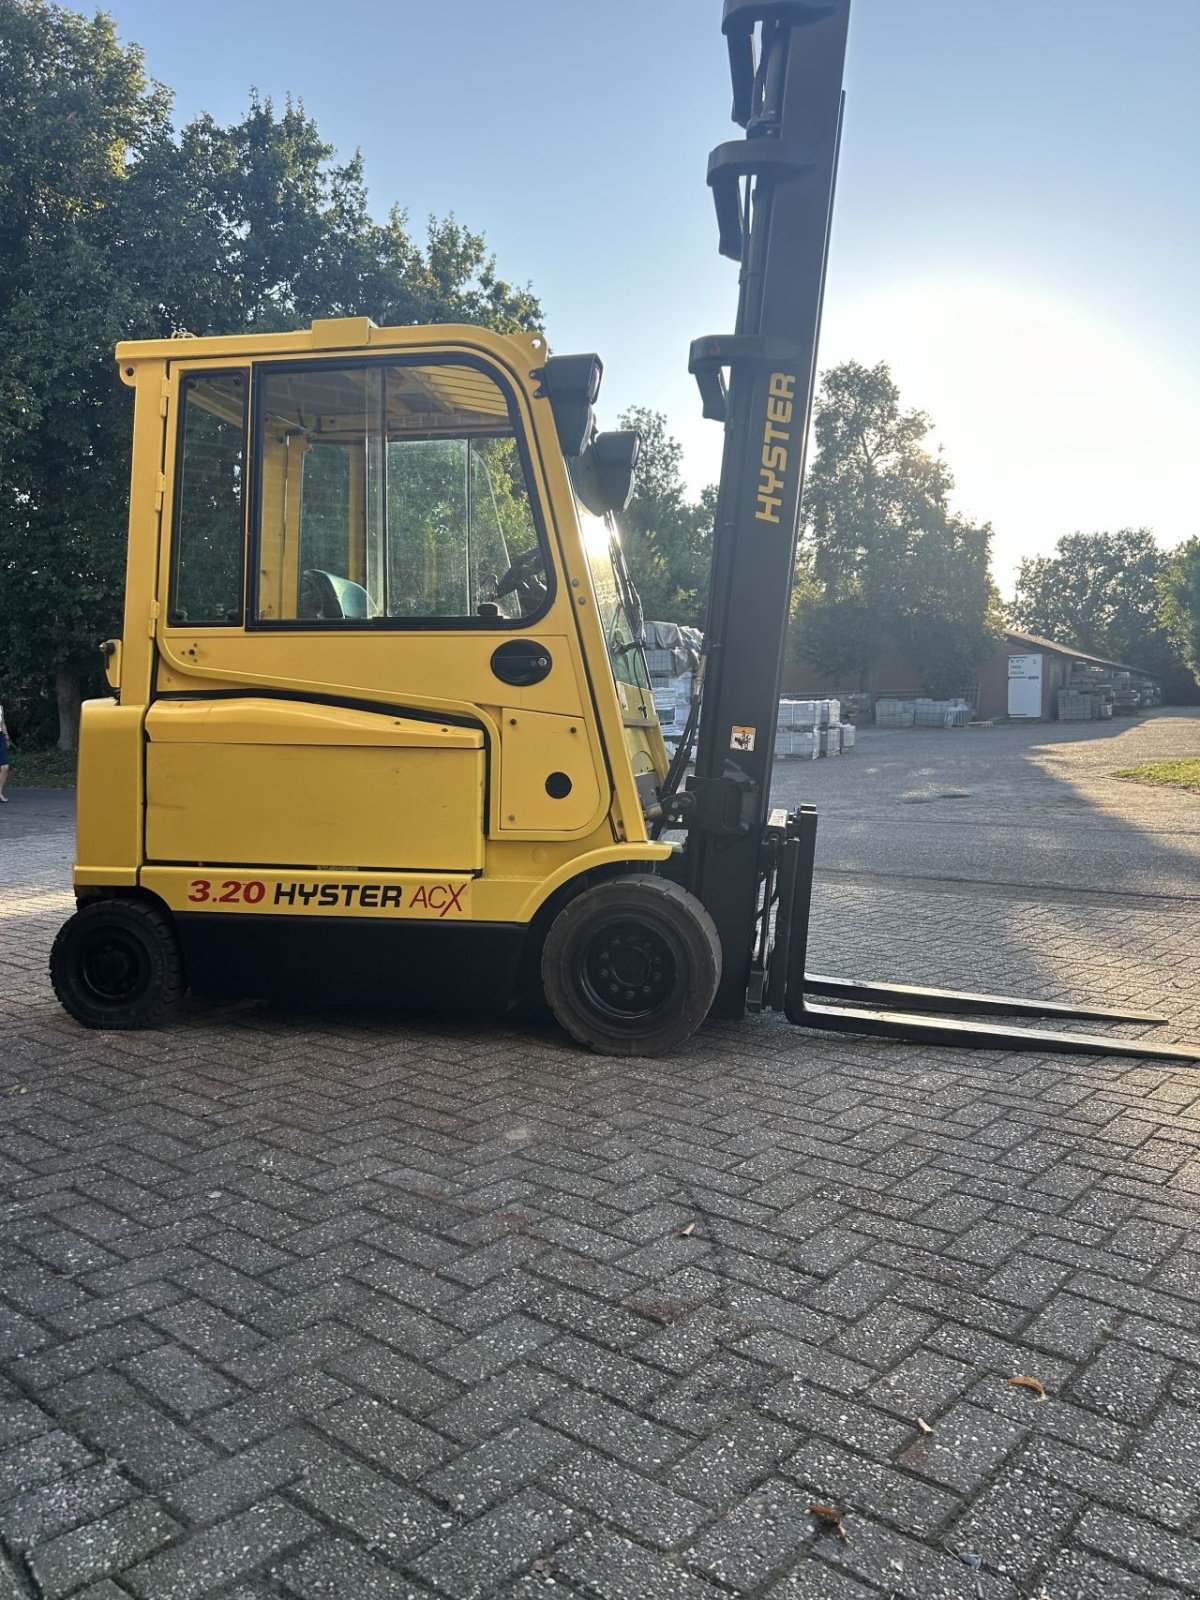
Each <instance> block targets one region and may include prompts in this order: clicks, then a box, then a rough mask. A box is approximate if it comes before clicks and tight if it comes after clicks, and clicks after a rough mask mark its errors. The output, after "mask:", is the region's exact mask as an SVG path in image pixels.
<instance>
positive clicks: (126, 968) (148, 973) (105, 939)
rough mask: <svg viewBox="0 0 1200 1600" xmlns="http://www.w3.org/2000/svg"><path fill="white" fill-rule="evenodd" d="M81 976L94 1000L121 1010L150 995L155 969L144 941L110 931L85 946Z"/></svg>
mask: <svg viewBox="0 0 1200 1600" xmlns="http://www.w3.org/2000/svg"><path fill="white" fill-rule="evenodd" d="M79 976H80V979H81V981H82V983H83V987H84V988H85V989H86V990H87V992H88V994H89V996H90V997H91V999H92V1000H94V1001H96V1002H97V1003H98V1004H100V1005H108V1006H119V1005H128V1003H129V1002H130V1001H131V1000H137V999H139V998H140V996H141V995H143V994H144V993H145V992H146V989H147V988H148V987H149V985H150V982H151V980H152V978H153V968H152V966H151V963H150V957H149V954H148V952H147V950H146V947H145V946H144V945H143V943H142V942H141V940H140V939H136V938H134V937H133V936H132V935H130V934H127V933H123V932H120V931H118V930H116V929H111V928H106V929H105V931H104V932H103V933H98V934H96V935H95V937H94V938H92V939H89V940H88V942H87V944H86V945H85V947H84V949H83V952H82V955H81V957H80V962H79Z"/></svg>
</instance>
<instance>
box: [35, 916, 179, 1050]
mask: <svg viewBox="0 0 1200 1600" xmlns="http://www.w3.org/2000/svg"><path fill="white" fill-rule="evenodd" d="M50 981H51V983H52V984H53V985H54V992H55V994H56V995H57V996H58V998H59V1001H60V1002H61V1003H62V1005H63V1007H64V1009H65V1010H66V1011H68V1012H69V1013H70V1014H71V1016H73V1017H74V1018H75V1020H76V1022H81V1023H82V1024H83V1026H84V1027H85V1028H146V1027H149V1026H150V1024H151V1023H152V1022H156V1021H157V1020H158V1018H159V1017H160V1016H161V1015H162V1014H163V1012H164V1011H165V1010H166V1009H167V1007H168V1006H169V1005H171V1004H172V1003H173V1002H174V1001H176V1000H178V999H179V998H180V996H181V995H182V994H183V992H184V989H185V988H186V983H185V981H184V976H183V961H182V959H181V957H180V954H179V944H178V941H177V940H176V938H175V930H174V929H173V928H172V926H171V921H170V918H169V917H168V916H167V915H166V914H165V913H164V912H162V911H160V910H159V909H158V908H157V907H156V906H153V905H150V904H148V903H147V902H146V901H144V900H91V901H89V902H88V903H87V904H85V905H83V906H81V907H80V908H79V910H78V911H77V912H76V913H75V915H74V916H73V917H71V918H70V919H69V921H67V922H65V923H64V924H63V926H62V927H61V928H60V929H59V933H58V937H57V938H56V939H55V941H54V947H53V949H52V950H51V951H50Z"/></svg>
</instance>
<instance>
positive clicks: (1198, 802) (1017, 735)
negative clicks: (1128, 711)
mask: <svg viewBox="0 0 1200 1600" xmlns="http://www.w3.org/2000/svg"><path fill="white" fill-rule="evenodd" d="M1191 756H1194V757H1197V758H1200V709H1194V708H1188V709H1182V710H1162V711H1159V712H1156V713H1155V714H1153V715H1152V716H1148V717H1145V718H1142V719H1139V720H1138V721H1137V722H1133V723H1130V722H1125V721H1114V722H1112V723H1102V724H1095V723H1082V724H1066V725H1062V726H1060V725H1058V724H1052V725H1032V726H1021V725H1012V726H1001V727H996V728H980V729H965V730H963V729H958V730H941V729H934V730H924V729H921V730H912V731H907V730H906V731H900V730H890V729H889V730H885V731H881V730H878V729H874V728H867V729H863V730H860V731H859V734H858V742H857V746H856V748H855V749H854V750H853V751H851V752H850V753H848V754H847V755H845V756H842V757H840V758H839V759H837V760H833V761H830V760H824V761H798V760H787V761H781V762H780V763H779V765H778V767H777V769H776V781H775V799H776V803H777V804H781V805H782V804H786V805H788V806H794V805H796V804H798V803H799V802H800V801H801V800H807V801H811V802H813V803H814V804H815V805H816V806H817V808H818V811H819V814H820V818H821V822H820V828H819V832H818V842H817V867H818V872H819V873H820V874H821V875H822V877H824V878H826V879H829V880H842V881H845V882H855V881H863V882H866V881H868V880H869V881H871V882H883V881H885V880H889V879H921V880H924V881H926V882H927V883H929V884H930V885H931V886H932V885H936V884H938V883H939V882H940V883H945V884H949V883H961V882H964V881H966V882H977V883H980V884H990V885H993V886H995V887H997V888H1000V889H1003V888H1005V887H1013V888H1022V889H1026V890H1028V889H1036V890H1039V891H1050V894H1049V896H1048V897H1050V898H1053V899H1055V900H1059V899H1062V898H1064V897H1066V898H1070V897H1074V896H1078V897H1080V898H1082V899H1085V900H1087V901H1095V900H1098V901H1101V902H1107V901H1112V902H1113V903H1114V904H1120V903H1121V902H1122V901H1128V902H1131V903H1134V904H1140V903H1146V902H1153V901H1154V900H1156V899H1163V898H1167V899H1171V900H1197V899H1200V797H1197V796H1196V795H1194V794H1189V793H1187V792H1186V791H1181V790H1177V789H1168V788H1158V787H1149V786H1146V785H1144V784H1137V783H1130V782H1129V781H1128V780H1125V779H1120V778H1117V777H1115V776H1114V773H1115V772H1116V771H1117V770H1118V769H1119V768H1122V767H1129V766H1136V765H1139V764H1140V763H1142V762H1146V761H1156V760H1179V759H1183V758H1186V757H1191ZM1056 891H1057V892H1056Z"/></svg>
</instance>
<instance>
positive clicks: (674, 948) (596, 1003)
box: [578, 917, 684, 1030]
mask: <svg viewBox="0 0 1200 1600" xmlns="http://www.w3.org/2000/svg"><path fill="white" fill-rule="evenodd" d="M683 967H684V961H683V959H682V952H681V949H680V946H679V944H678V941H677V940H676V939H675V938H674V937H673V936H672V935H671V933H670V931H669V930H668V929H666V928H663V927H660V926H658V925H656V924H654V923H650V922H646V921H643V920H642V919H640V918H633V917H620V918H613V919H612V920H611V921H608V922H606V923H604V924H603V925H602V926H600V927H599V928H596V929H594V930H593V931H592V933H591V934H590V936H589V938H588V940H587V942H586V944H585V946H584V949H583V952H582V960H581V961H580V963H579V968H578V985H579V989H580V991H581V994H582V996H583V998H584V999H586V1001H587V1003H588V1005H589V1006H590V1007H591V1009H592V1010H593V1011H594V1012H595V1013H596V1014H598V1015H599V1016H602V1017H603V1018H604V1019H605V1021H606V1022H608V1023H609V1024H610V1025H612V1026H614V1027H617V1028H621V1029H628V1030H634V1029H637V1028H638V1027H639V1026H640V1025H644V1023H645V1022H646V1019H647V1018H649V1017H654V1016H657V1015H659V1014H661V1012H662V1011H663V1009H664V1007H665V1006H667V1005H668V1004H669V1002H670V1001H671V999H672V998H673V997H674V996H675V995H677V994H678V993H679V992H680V990H681V988H682V982H681V975H682V971H683Z"/></svg>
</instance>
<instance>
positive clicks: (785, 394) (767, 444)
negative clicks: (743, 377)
mask: <svg viewBox="0 0 1200 1600" xmlns="http://www.w3.org/2000/svg"><path fill="white" fill-rule="evenodd" d="M795 390H796V380H795V378H794V377H792V376H791V375H790V374H789V373H786V372H773V373H772V374H771V391H770V395H769V396H768V399H767V424H766V427H765V428H764V429H763V447H762V467H761V470H760V471H759V474H758V510H757V511H756V512H755V513H754V518H755V521H756V522H776V523H777V522H778V521H779V513H780V510H781V509H782V507H783V487H784V474H785V473H786V472H787V469H788V452H789V450H790V449H791V447H792V429H791V422H792V416H793V413H794V412H795V409H796V407H795V402H794V399H793V396H794V394H795Z"/></svg>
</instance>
